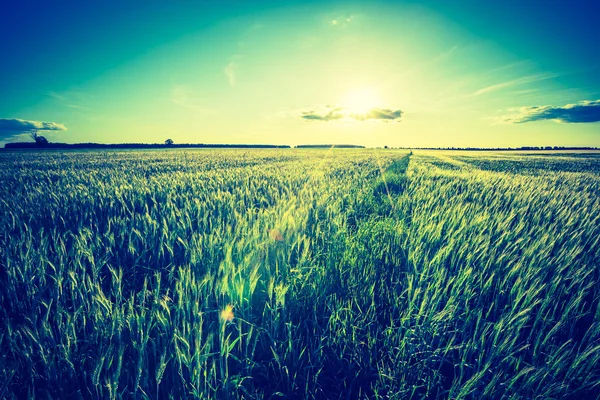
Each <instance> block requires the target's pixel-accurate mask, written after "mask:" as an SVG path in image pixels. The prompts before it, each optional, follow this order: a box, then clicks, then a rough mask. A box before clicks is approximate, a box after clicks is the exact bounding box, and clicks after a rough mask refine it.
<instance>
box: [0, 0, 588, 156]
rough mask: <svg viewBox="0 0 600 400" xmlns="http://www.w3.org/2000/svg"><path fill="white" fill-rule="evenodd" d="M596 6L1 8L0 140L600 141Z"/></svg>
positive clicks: (551, 1)
mask: <svg viewBox="0 0 600 400" xmlns="http://www.w3.org/2000/svg"><path fill="white" fill-rule="evenodd" d="M598 15H600V3H598V2H595V1H592V0H585V1H584V0H572V1H562V0H548V1H537V0H533V1H527V0H521V1H513V0H505V1H480V0H479V1H466V0H465V1H458V0H457V1H440V0H428V1H421V2H416V1H400V0H397V1H362V2H361V1H357V2H342V1H252V0H246V1H227V0H221V1H171V2H166V1H153V0H147V1H143V2H141V1H140V2H136V1H128V2H123V1H119V2H115V1H111V0H107V1H102V2H100V1H61V0H57V1H52V2H40V1H28V0H20V1H16V0H11V1H9V0H0V38H2V39H1V40H0V54H1V55H2V57H0V59H1V60H2V61H0V145H3V144H4V143H7V142H11V141H23V140H32V139H31V137H30V133H31V132H32V131H33V130H34V129H35V130H36V132H37V133H38V134H40V135H43V136H45V137H46V138H47V139H48V140H50V141H51V142H65V143H80V142H96V143H163V142H164V141H165V140H166V139H169V138H170V139H172V140H173V141H174V142H175V143H255V144H259V143H265V144H267V143H269V144H287V145H297V144H334V143H337V144H341V143H349V144H357V145H364V146H368V147H377V146H386V145H387V146H391V147H519V146H594V147H595V146H600V122H599V121H600V51H599V50H598V49H600V29H598V27H597V26H598V25H597V18H598Z"/></svg>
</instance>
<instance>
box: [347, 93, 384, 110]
mask: <svg viewBox="0 0 600 400" xmlns="http://www.w3.org/2000/svg"><path fill="white" fill-rule="evenodd" d="M343 106H344V107H345V108H347V109H348V111H349V112H351V113H353V114H365V113H367V112H369V111H370V110H371V109H373V108H375V107H378V106H379V97H378V95H377V93H376V92H375V91H374V90H372V89H360V90H355V91H352V92H350V93H348V95H347V96H346V99H345V101H344V104H343Z"/></svg>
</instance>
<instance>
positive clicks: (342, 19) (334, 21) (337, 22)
mask: <svg viewBox="0 0 600 400" xmlns="http://www.w3.org/2000/svg"><path fill="white" fill-rule="evenodd" d="M355 18H356V17H355V16H354V15H345V16H344V15H338V16H336V17H334V18H331V19H329V25H330V26H344V25H348V24H349V23H351V22H352V21H354V19H355Z"/></svg>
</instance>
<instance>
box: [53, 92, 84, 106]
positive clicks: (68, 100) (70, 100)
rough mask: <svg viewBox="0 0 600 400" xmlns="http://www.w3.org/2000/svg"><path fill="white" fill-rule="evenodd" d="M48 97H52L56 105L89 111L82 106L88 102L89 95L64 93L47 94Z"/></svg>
mask: <svg viewBox="0 0 600 400" xmlns="http://www.w3.org/2000/svg"><path fill="white" fill-rule="evenodd" d="M47 94H48V96H50V97H52V98H53V99H54V100H56V101H57V102H58V103H60V104H62V105H63V106H65V107H69V108H75V109H81V110H89V107H87V106H85V105H83V104H82V103H86V102H88V100H89V99H90V97H91V96H90V95H88V94H86V93H83V92H79V91H69V92H65V93H57V92H48V93H47Z"/></svg>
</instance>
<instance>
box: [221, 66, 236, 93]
mask: <svg viewBox="0 0 600 400" xmlns="http://www.w3.org/2000/svg"><path fill="white" fill-rule="evenodd" d="M236 68H237V64H236V63H234V62H233V61H231V62H230V63H229V64H227V65H226V66H225V69H224V70H223V72H225V76H227V80H228V81H229V86H231V87H234V86H235V72H236Z"/></svg>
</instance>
